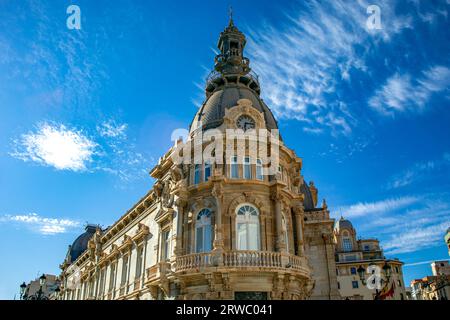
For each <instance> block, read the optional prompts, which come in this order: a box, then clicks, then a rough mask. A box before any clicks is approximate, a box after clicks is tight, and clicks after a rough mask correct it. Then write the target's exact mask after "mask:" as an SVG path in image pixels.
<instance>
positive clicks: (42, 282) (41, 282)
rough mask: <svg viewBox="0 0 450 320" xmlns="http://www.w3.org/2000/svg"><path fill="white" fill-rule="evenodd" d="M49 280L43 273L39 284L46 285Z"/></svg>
mask: <svg viewBox="0 0 450 320" xmlns="http://www.w3.org/2000/svg"><path fill="white" fill-rule="evenodd" d="M46 280H47V277H46V276H45V274H42V276H40V277H39V284H40V285H41V287H42V286H44V284H45V281H46Z"/></svg>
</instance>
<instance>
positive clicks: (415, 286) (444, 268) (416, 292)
mask: <svg viewBox="0 0 450 320" xmlns="http://www.w3.org/2000/svg"><path fill="white" fill-rule="evenodd" d="M431 271H432V273H433V275H432V276H426V277H424V278H422V279H415V280H413V281H411V288H412V297H413V299H414V300H448V299H449V298H450V265H449V262H448V261H446V260H441V261H434V262H432V263H431Z"/></svg>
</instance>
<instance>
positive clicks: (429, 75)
mask: <svg viewBox="0 0 450 320" xmlns="http://www.w3.org/2000/svg"><path fill="white" fill-rule="evenodd" d="M449 86H450V69H449V68H447V67H445V66H433V67H430V68H429V69H427V70H426V71H424V72H422V75H421V76H420V77H419V78H418V79H416V80H413V77H412V76H411V75H410V74H408V73H406V74H399V73H396V74H394V75H393V76H392V77H391V78H389V79H388V80H387V81H386V83H385V84H384V85H382V87H381V88H380V89H379V90H377V91H376V93H375V95H374V96H373V97H371V98H370V100H369V105H370V106H371V107H372V108H373V109H375V110H376V111H378V112H379V113H380V114H383V115H385V116H394V115H395V114H396V113H402V112H406V111H409V112H421V111H423V110H425V109H426V104H427V102H428V101H429V99H430V98H431V96H432V95H433V94H434V93H437V92H441V91H445V90H448V88H449Z"/></svg>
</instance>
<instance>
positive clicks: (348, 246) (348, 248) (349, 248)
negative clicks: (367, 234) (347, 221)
mask: <svg viewBox="0 0 450 320" xmlns="http://www.w3.org/2000/svg"><path fill="white" fill-rule="evenodd" d="M342 247H343V248H344V251H352V249H353V246H352V240H351V239H350V238H344V239H343V240H342Z"/></svg>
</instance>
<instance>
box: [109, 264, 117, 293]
mask: <svg viewBox="0 0 450 320" xmlns="http://www.w3.org/2000/svg"><path fill="white" fill-rule="evenodd" d="M115 276H116V264H115V263H113V264H112V265H111V271H110V272H109V291H111V290H113V289H114V278H115Z"/></svg>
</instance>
